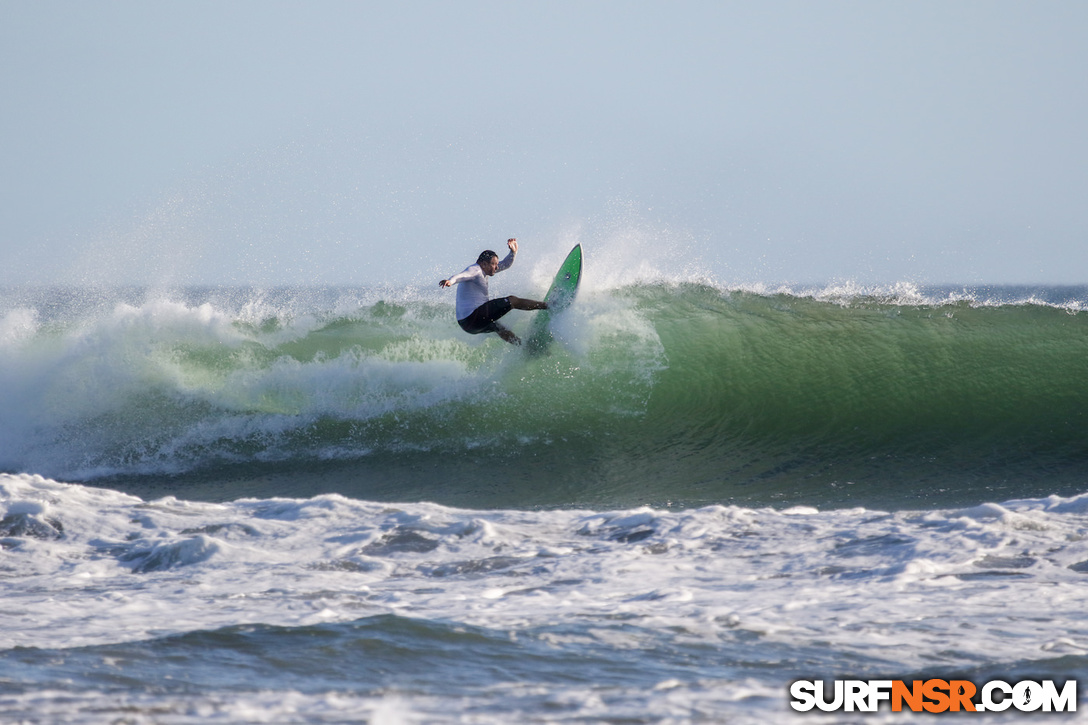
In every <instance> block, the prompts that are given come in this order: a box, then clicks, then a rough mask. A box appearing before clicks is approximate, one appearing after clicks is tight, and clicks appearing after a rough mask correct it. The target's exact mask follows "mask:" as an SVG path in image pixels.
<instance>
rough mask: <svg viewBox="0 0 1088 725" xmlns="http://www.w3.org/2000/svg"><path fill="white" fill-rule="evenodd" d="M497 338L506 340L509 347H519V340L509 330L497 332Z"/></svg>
mask: <svg viewBox="0 0 1088 725" xmlns="http://www.w3.org/2000/svg"><path fill="white" fill-rule="evenodd" d="M499 337H501V338H502V339H504V340H506V341H507V342H508V343H510V344H511V345H520V344H521V338H520V337H518V336H517V335H515V334H514V333H513V332H511V331H510V330H499Z"/></svg>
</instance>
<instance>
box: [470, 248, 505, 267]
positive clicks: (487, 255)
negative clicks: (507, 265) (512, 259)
mask: <svg viewBox="0 0 1088 725" xmlns="http://www.w3.org/2000/svg"><path fill="white" fill-rule="evenodd" d="M497 256H499V255H497V254H495V253H494V252H492V251H491V250H490V249H485V250H484V251H482V252H480V256H479V257H477V258H476V264H483V263H484V262H490V261H491V260H492V259H494V258H495V257H497Z"/></svg>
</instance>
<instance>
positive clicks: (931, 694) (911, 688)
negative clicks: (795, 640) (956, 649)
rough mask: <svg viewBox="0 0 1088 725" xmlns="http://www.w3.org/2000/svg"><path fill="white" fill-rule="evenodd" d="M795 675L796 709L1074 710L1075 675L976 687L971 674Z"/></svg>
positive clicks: (793, 694)
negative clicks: (829, 678)
mask: <svg viewBox="0 0 1088 725" xmlns="http://www.w3.org/2000/svg"><path fill="white" fill-rule="evenodd" d="M824 685H825V683H824V681H823V680H797V681H796V682H794V683H793V684H791V685H790V697H791V698H792V699H791V700H790V707H792V708H793V709H794V710H797V711H799V712H808V711H809V710H812V709H813V708H816V709H818V710H823V711H824V712H835V711H845V712H876V711H877V710H878V709H880V705H881V703H888V705H889V706H890V708H891V711H892V712H902V711H903V710H904V709H906V710H909V711H912V712H933V713H940V712H961V711H964V712H1003V711H1005V710H1008V709H1009V708H1010V707H1011V708H1013V709H1014V710H1019V711H1020V712H1076V710H1077V681H1076V680H1067V681H1066V682H1065V683H1064V684H1063V685H1062V686H1061V687H1060V688H1059V687H1058V685H1057V684H1055V682H1054V681H1053V680H1039V681H1035V680H1021V681H1020V682H1016V683H1012V684H1010V683H1008V682H1004V681H1003V680H991V681H989V682H987V683H985V684H983V685H982V686H981V687H977V686H976V685H975V684H974V683H973V682H971V681H969V680H938V679H930V680H913V681H911V682H909V683H908V682H905V681H903V680H835V681H834V684H833V686H832V687H830V688H825V687H824Z"/></svg>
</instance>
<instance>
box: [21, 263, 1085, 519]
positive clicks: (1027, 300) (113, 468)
mask: <svg viewBox="0 0 1088 725" xmlns="http://www.w3.org/2000/svg"><path fill="white" fill-rule="evenodd" d="M66 294H74V293H66ZM126 294H127V296H123V297H124V298H123V299H119V300H115V301H114V304H113V305H107V304H105V303H104V302H103V303H100V304H87V302H86V300H82V299H76V300H70V299H68V298H67V297H65V295H64V294H61V293H60V292H58V291H55V290H54V291H51V292H49V293H48V294H46V293H44V292H43V293H41V295H40V296H41V299H39V300H38V301H37V302H34V300H28V299H27V298H26V296H25V295H24V297H23V298H21V299H19V300H17V302H18V304H12V305H11V306H10V308H9V309H8V311H7V312H6V313H4V317H3V321H2V324H0V331H2V332H3V333H4V334H3V335H2V336H0V360H2V361H3V369H2V372H0V424H2V426H0V465H2V467H3V468H4V469H5V470H9V471H27V472H34V473H42V474H44V475H50V476H55V477H60V478H64V479H67V480H82V481H102V480H106V479H109V480H111V481H118V480H121V479H127V480H129V481H130V482H132V483H133V485H137V484H139V482H140V480H144V479H146V480H151V478H153V479H154V480H156V481H158V480H159V479H161V477H162V476H164V475H166V476H173V477H176V479H177V481H176V482H177V484H178V485H181V486H185V485H190V484H191V485H197V484H196V482H197V481H198V480H213V479H215V478H216V477H222V476H228V477H231V478H235V479H238V478H240V479H245V480H247V481H249V482H250V483H253V482H255V481H257V480H258V479H263V480H266V481H275V480H280V479H283V478H284V476H285V475H286V474H284V473H283V472H284V471H285V470H290V475H289V476H287V478H290V479H292V480H295V479H297V478H298V477H299V472H300V471H304V472H305V478H306V480H307V483H306V485H307V486H310V488H309V489H307V492H308V493H309V494H315V493H319V492H321V491H326V490H341V489H342V488H344V487H345V486H346V487H348V488H349V489H350V490H349V491H348V492H349V493H352V494H354V495H360V496H362V497H373V496H378V497H382V496H392V495H395V494H394V493H393V492H394V491H400V492H402V493H403V492H408V493H409V495H413V496H419V497H422V498H428V499H431V500H450V501H456V502H459V503H471V500H472V496H474V495H475V496H478V497H479V501H480V502H481V503H491V504H498V505H509V504H510V503H511V502H512V501H524V502H528V504H527V505H544V506H555V505H566V504H568V503H571V502H572V501H573V502H584V503H602V502H612V503H616V504H633V503H640V502H648V503H664V502H668V501H673V500H682V501H688V502H693V503H711V502H722V501H734V500H737V501H745V500H749V501H756V500H764V501H779V500H792V501H796V502H798V503H804V502H811V501H815V502H819V503H825V502H828V501H842V502H848V501H850V500H857V499H858V497H860V498H861V499H863V500H885V501H889V499H890V498H895V497H899V499H900V503H901V504H902V505H910V502H911V501H917V500H919V499H923V498H927V497H929V498H932V497H936V498H937V499H938V500H944V501H953V500H956V501H959V500H963V501H970V500H975V499H977V498H978V497H980V496H981V497H982V498H993V497H994V496H999V497H1008V496H1016V495H1033V494H1041V493H1054V492H1061V491H1071V490H1073V489H1074V488H1076V487H1079V486H1081V485H1083V483H1084V474H1083V471H1084V470H1085V467H1084V464H1085V463H1086V462H1088V443H1086V442H1085V441H1084V438H1083V436H1082V435H1081V431H1082V430H1083V427H1084V416H1085V413H1084V412H1083V411H1085V410H1086V409H1088V405H1086V404H1088V391H1086V390H1085V388H1084V386H1083V382H1082V381H1083V380H1085V379H1086V374H1088V354H1086V353H1088V318H1086V317H1085V316H1084V315H1083V314H1080V311H1081V305H1082V301H1083V300H1084V299H1085V297H1084V295H1083V294H1080V293H1078V292H1077V291H1076V290H1072V289H1066V288H1060V289H1049V290H1032V289H1029V288H1002V289H991V290H975V291H973V292H972V291H967V292H964V291H963V290H960V291H956V290H954V289H951V288H945V289H940V290H919V289H917V288H913V287H911V286H899V287H895V288H885V289H875V288H853V287H835V286H827V287H824V288H821V289H819V290H817V289H811V290H803V289H790V290H789V291H782V290H769V289H751V288H738V287H722V286H718V285H714V284H709V283H706V282H677V281H659V282H638V283H636V284H629V285H626V286H620V287H617V288H614V289H596V290H593V289H587V290H583V294H582V296H581V297H580V298H579V303H578V304H577V305H576V306H575V307H574V308H572V309H571V310H570V311H569V312H567V313H566V314H564V315H562V316H560V317H559V319H557V320H556V322H555V324H554V326H553V332H554V334H555V337H556V343H555V344H554V345H553V346H552V348H551V350H550V354H548V355H545V356H541V357H537V358H533V357H527V356H526V355H524V354H523V352H522V351H520V350H518V349H516V348H513V347H510V346H507V345H506V344H504V343H502V342H501V341H500V340H498V338H497V337H495V336H477V337H469V336H465V335H464V334H463V333H461V332H460V330H459V329H458V328H457V327H456V325H454V324H453V321H452V306H451V305H450V304H449V301H448V299H446V298H443V297H439V296H437V295H432V294H430V293H423V292H412V291H405V290H400V291H398V292H397V294H395V295H382V294H381V293H380V291H375V290H345V289H326V290H279V291H253V290H239V289H228V290H214V289H203V290H188V291H186V292H185V293H184V294H177V295H174V296H170V295H167V296H162V295H148V294H147V293H146V291H145V292H144V294H145V299H143V300H142V301H141V300H140V299H138V297H139V295H138V294H137V292H136V291H131V290H130V291H128V292H127V293H126ZM1078 294H1080V296H1078ZM47 302H48V303H49V304H46V303H47ZM65 310H68V311H65ZM529 319H530V318H529V314H528V313H519V312H514V313H512V314H511V316H510V323H511V325H512V326H513V327H514V329H515V330H516V329H518V328H519V326H525V325H527V324H528V321H529ZM481 469H482V470H485V471H487V472H488V474H487V476H485V477H484V478H485V479H487V480H490V479H492V478H494V479H497V480H499V481H501V484H500V483H496V484H490V483H487V482H486V480H485V481H484V482H483V483H482V482H481V474H480V470H481ZM437 471H441V472H442V474H441V475H439V476H436V472H437ZM148 477H151V478H148ZM186 477H188V478H186ZM589 480H592V481H593V483H592V485H591V486H590V485H589V484H587V483H586V482H587V481H589ZM253 485H257V484H253ZM269 485H279V484H272V483H270V484H269ZM896 487H899V488H898V490H896V491H890V490H889V489H895V488H896ZM1041 487H1046V488H1045V490H1043V488H1041ZM473 492H475V493H473Z"/></svg>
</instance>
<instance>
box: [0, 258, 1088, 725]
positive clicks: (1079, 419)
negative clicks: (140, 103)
mask: <svg viewBox="0 0 1088 725" xmlns="http://www.w3.org/2000/svg"><path fill="white" fill-rule="evenodd" d="M530 314H531V313H520V312H516V311H515V312H512V313H511V316H510V317H509V320H510V322H511V326H512V327H513V328H514V329H515V331H520V330H523V329H524V328H526V327H527V326H528V322H529V319H530ZM553 333H554V336H555V338H556V339H555V341H554V343H553V344H552V346H551V347H550V349H549V354H546V355H540V356H529V355H526V354H525V353H524V351H522V350H519V349H517V348H514V347H512V346H508V345H506V344H505V343H502V342H501V341H500V340H499V339H498V338H497V337H496V336H477V337H469V336H466V335H464V334H463V333H461V332H460V330H459V329H458V328H457V327H456V325H455V324H454V323H453V320H452V304H451V301H450V297H449V295H448V294H447V295H442V294H440V293H438V292H436V291H433V290H429V289H428V290H419V289H413V288H406V289H352V288H292V289H286V288H285V289H248V288H185V289H173V290H166V289H145V288H123V289H94V288H33V289H27V288H18V289H7V290H0V471H4V472H5V473H2V474H0V721H2V722H51V723H52V722H72V723H98V722H125V723H130V722H131V723H195V722H209V721H210V722H217V721H218V722H230V723H236V722H274V723H288V722H347V721H352V722H354V721H358V722H373V723H430V722H439V723H444V722H451V723H452V722H473V723H514V722H518V723H532V722H579V723H580V722H625V723H658V722H677V723H682V722H731V723H733V722H736V723H766V722H768V721H770V722H791V721H797V722H825V721H826V722H841V721H843V719H844V717H845V715H844V714H843V713H839V714H828V715H823V716H821V715H819V714H815V713H806V714H798V713H794V712H793V711H792V710H791V708H790V707H789V694H788V688H789V685H790V683H791V682H792V681H794V680H796V679H818V678H827V679H833V678H845V677H851V678H865V679H867V678H874V679H877V678H882V679H893V678H903V679H927V678H931V677H950V676H961V677H965V678H968V679H971V680H972V681H975V682H984V681H986V680H989V679H995V678H998V679H1006V680H1009V681H1015V680H1018V679H1029V678H1051V679H1058V680H1067V679H1073V678H1082V675H1084V674H1085V673H1086V672H1088V669H1086V668H1088V625H1086V624H1085V619H1084V612H1085V611H1088V538H1086V536H1088V438H1086V436H1085V424H1086V422H1088V421H1086V417H1088V414H1086V412H1085V411H1088V385H1086V381H1088V288H1047V287H1040V288H1013V287H994V288H962V287H944V288H918V287H913V286H910V285H900V286H896V287H890V288H867V289H866V288H854V287H824V288H770V287H762V286H754V287H751V286H750V287H745V288H737V287H729V286H723V285H719V284H714V283H712V282H709V281H707V280H703V279H698V278H692V279H679V280H677V279H671V280H667V281H666V280H663V279H649V280H641V281H635V282H631V283H621V284H613V285H611V286H607V285H600V286H597V287H594V286H592V285H589V286H587V287H586V288H584V289H583V291H582V293H581V295H580V297H579V299H578V302H577V304H576V305H575V306H574V307H572V308H571V309H570V310H568V311H567V312H566V313H564V314H563V315H561V316H559V317H558V319H557V320H556V321H555V323H554V327H553ZM1086 692H1088V689H1086V688H1085V686H1084V682H1083V681H1082V682H1081V686H1080V690H1079V693H1080V696H1081V698H1082V700H1081V707H1080V708H1079V709H1080V710H1081V711H1085V710H1086V708H1085V707H1084V704H1085V703H1084V700H1083V698H1084V697H1085V694H1084V693H1086ZM1016 717H1018V716H1017V715H1014V714H1010V713H1005V714H990V715H986V716H975V717H974V718H973V721H978V722H988V721H995V722H1006V721H1013V720H1015V719H1016ZM1035 718H1037V719H1040V718H1041V719H1048V718H1049V719H1059V720H1061V721H1063V722H1065V721H1068V720H1069V719H1074V720H1077V719H1085V717H1084V716H1083V715H1082V714H1081V713H1077V714H1076V715H1072V716H1060V715H1053V714H1052V715H1048V716H1047V715H1036V716H1035ZM861 719H862V717H860V716H858V717H855V720H856V721H860V720H861ZM864 719H865V721H867V722H868V721H874V720H875V721H887V722H900V721H907V720H911V719H914V718H912V716H911V715H909V714H906V713H891V712H882V713H879V714H877V715H867V716H865V717H864Z"/></svg>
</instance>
